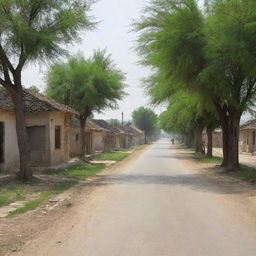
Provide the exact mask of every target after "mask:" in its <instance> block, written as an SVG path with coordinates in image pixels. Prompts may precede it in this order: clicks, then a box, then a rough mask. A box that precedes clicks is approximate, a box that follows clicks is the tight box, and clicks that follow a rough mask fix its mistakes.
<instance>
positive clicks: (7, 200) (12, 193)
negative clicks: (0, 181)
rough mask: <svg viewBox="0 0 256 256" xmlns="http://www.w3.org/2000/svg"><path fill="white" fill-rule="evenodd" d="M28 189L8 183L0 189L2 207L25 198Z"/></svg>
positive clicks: (0, 204)
mask: <svg viewBox="0 0 256 256" xmlns="http://www.w3.org/2000/svg"><path fill="white" fill-rule="evenodd" d="M28 192H29V191H28V189H27V188H25V187H24V186H20V185H14V184H12V185H7V186H5V187H4V188H2V189H0V207H1V206H5V205H9V204H11V203H13V202H15V201H22V200H25V198H26V194H27V193H28Z"/></svg>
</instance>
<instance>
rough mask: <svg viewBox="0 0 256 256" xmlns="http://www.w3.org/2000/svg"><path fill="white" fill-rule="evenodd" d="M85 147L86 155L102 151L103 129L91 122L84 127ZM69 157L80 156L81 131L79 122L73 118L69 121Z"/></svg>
mask: <svg viewBox="0 0 256 256" xmlns="http://www.w3.org/2000/svg"><path fill="white" fill-rule="evenodd" d="M84 132H85V147H86V154H93V153H95V152H96V151H103V145H101V144H102V143H103V142H102V141H103V137H104V132H105V131H104V129H103V128H101V127H100V126H98V125H97V124H95V123H94V122H92V121H90V120H89V121H87V122H86V127H85V131H84ZM70 150H71V156H73V157H75V156H80V155H81V130H80V122H79V120H78V119H77V118H76V117H75V116H73V117H72V121H71V138H70Z"/></svg>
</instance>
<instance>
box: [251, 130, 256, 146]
mask: <svg viewBox="0 0 256 256" xmlns="http://www.w3.org/2000/svg"><path fill="white" fill-rule="evenodd" d="M252 136H253V139H252V143H253V145H255V142H256V141H255V139H256V132H255V131H254V132H253V134H252Z"/></svg>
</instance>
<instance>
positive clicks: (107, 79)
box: [46, 50, 126, 157]
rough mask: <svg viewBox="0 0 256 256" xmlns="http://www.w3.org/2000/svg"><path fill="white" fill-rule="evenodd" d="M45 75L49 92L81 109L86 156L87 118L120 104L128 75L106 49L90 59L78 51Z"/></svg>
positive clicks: (55, 65) (83, 145)
mask: <svg viewBox="0 0 256 256" xmlns="http://www.w3.org/2000/svg"><path fill="white" fill-rule="evenodd" d="M46 79H47V89H46V93H47V95H48V96H49V97H51V98H53V99H56V100H58V101H60V102H62V103H64V104H67V105H70V106H71V107H73V108H74V109H76V110H77V111H78V112H79V113H80V116H79V120H80V127H81V157H84V155H85V133H84V129H85V125H86V121H87V119H88V118H89V117H90V116H91V115H92V114H93V113H95V112H100V111H102V110H104V109H107V108H110V109H116V108H117V107H118V105H117V103H118V101H119V100H121V99H122V98H123V97H124V96H125V95H126V94H125V92H124V89H125V83H124V80H125V75H124V74H123V73H122V72H121V71H120V70H119V69H118V68H116V66H115V65H114V63H113V60H112V59H111V56H110V55H108V54H107V53H106V51H100V50H98V51H95V53H94V55H93V56H92V57H91V58H89V59H85V58H84V57H83V56H81V55H77V56H75V57H71V58H70V59H69V60H68V62H67V63H65V62H62V63H57V64H54V65H53V66H52V67H51V68H50V71H49V73H48V74H47V77H46Z"/></svg>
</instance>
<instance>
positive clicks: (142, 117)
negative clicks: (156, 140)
mask: <svg viewBox="0 0 256 256" xmlns="http://www.w3.org/2000/svg"><path fill="white" fill-rule="evenodd" d="M132 118H133V121H134V123H135V125H136V126H137V127H138V128H139V129H141V130H142V131H144V132H145V134H146V136H151V135H153V134H154V132H155V131H156V129H157V121H158V117H157V115H156V114H155V113H154V112H153V111H152V110H151V109H149V108H144V107H140V108H138V109H136V110H134V111H133V113H132Z"/></svg>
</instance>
